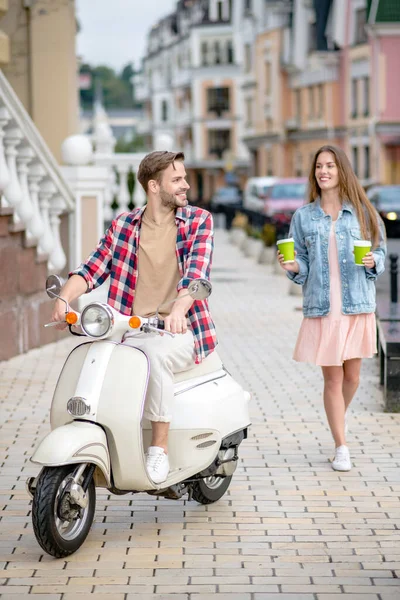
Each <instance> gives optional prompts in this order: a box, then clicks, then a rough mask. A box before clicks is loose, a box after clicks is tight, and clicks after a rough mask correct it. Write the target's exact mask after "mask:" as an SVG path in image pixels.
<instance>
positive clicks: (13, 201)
mask: <svg viewBox="0 0 400 600" xmlns="http://www.w3.org/2000/svg"><path fill="white" fill-rule="evenodd" d="M22 137H23V136H22V133H21V131H20V130H19V129H18V128H17V127H7V128H6V130H5V138H4V144H5V147H6V148H5V154H6V160H7V167H8V172H9V182H8V185H7V186H6V188H5V189H4V192H3V194H4V199H5V201H6V204H7V205H8V206H11V207H13V208H16V207H17V206H18V205H19V204H20V202H21V201H22V190H21V186H20V183H19V180H18V174H17V162H16V158H17V154H18V152H17V146H18V144H19V143H20V142H21V140H22Z"/></svg>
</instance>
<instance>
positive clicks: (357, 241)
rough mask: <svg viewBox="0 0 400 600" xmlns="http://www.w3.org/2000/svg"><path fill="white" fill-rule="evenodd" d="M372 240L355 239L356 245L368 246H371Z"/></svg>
mask: <svg viewBox="0 0 400 600" xmlns="http://www.w3.org/2000/svg"><path fill="white" fill-rule="evenodd" d="M371 245H372V244H371V242H369V241H368V240H354V246H362V247H364V248H365V247H366V246H371Z"/></svg>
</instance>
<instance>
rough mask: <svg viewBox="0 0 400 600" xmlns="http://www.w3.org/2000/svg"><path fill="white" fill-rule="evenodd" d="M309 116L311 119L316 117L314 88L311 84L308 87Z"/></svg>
mask: <svg viewBox="0 0 400 600" xmlns="http://www.w3.org/2000/svg"><path fill="white" fill-rule="evenodd" d="M308 111H309V112H308V116H309V118H310V119H314V118H315V106H314V88H313V87H312V86H310V87H309V88H308Z"/></svg>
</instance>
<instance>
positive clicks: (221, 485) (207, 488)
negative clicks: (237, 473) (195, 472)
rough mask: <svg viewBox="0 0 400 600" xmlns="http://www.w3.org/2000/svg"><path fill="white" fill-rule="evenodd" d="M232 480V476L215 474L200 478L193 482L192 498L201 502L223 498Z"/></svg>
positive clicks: (210, 501) (209, 502)
mask: <svg viewBox="0 0 400 600" xmlns="http://www.w3.org/2000/svg"><path fill="white" fill-rule="evenodd" d="M231 481H232V476H230V477H218V476H216V475H213V476H212V477H205V478H204V479H200V480H199V481H196V482H195V483H194V484H193V487H192V498H193V499H194V500H196V502H200V504H212V503H213V502H216V501H217V500H219V499H220V498H222V496H223V495H224V494H225V492H226V490H227V489H228V487H229V485H230V483H231Z"/></svg>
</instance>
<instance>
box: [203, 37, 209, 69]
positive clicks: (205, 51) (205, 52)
mask: <svg viewBox="0 0 400 600" xmlns="http://www.w3.org/2000/svg"><path fill="white" fill-rule="evenodd" d="M201 64H202V65H204V66H206V65H208V44H207V42H202V43H201Z"/></svg>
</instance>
